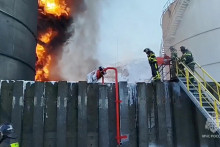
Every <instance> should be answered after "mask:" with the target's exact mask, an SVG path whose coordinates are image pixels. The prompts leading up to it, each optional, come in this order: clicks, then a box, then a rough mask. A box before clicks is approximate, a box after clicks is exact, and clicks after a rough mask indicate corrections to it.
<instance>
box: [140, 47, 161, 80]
mask: <svg viewBox="0 0 220 147" xmlns="http://www.w3.org/2000/svg"><path fill="white" fill-rule="evenodd" d="M144 52H145V53H146V54H147V57H148V61H149V64H150V67H151V71H152V76H153V80H154V81H159V80H160V73H159V70H158V64H157V58H156V56H155V54H154V52H153V51H151V50H150V49H149V48H146V49H144Z"/></svg>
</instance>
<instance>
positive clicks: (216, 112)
mask: <svg viewBox="0 0 220 147" xmlns="http://www.w3.org/2000/svg"><path fill="white" fill-rule="evenodd" d="M214 106H215V118H216V124H217V127H219V119H218V109H217V104H216V100H215V103H214Z"/></svg>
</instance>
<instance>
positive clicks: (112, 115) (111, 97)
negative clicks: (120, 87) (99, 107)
mask: <svg viewBox="0 0 220 147" xmlns="http://www.w3.org/2000/svg"><path fill="white" fill-rule="evenodd" d="M107 94H108V115H109V119H108V121H109V139H110V141H109V142H110V147H116V146H117V142H116V107H115V84H108V85H107Z"/></svg>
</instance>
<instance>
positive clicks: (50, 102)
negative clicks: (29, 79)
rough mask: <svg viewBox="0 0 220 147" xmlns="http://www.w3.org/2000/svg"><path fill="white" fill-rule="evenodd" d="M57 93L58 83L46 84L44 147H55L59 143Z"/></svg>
mask: <svg viewBox="0 0 220 147" xmlns="http://www.w3.org/2000/svg"><path fill="white" fill-rule="evenodd" d="M57 92H58V86H57V83H49V82H47V83H45V98H46V106H45V114H44V115H45V116H44V121H45V122H44V127H45V128H44V147H55V146H56V143H57V141H56V140H57V133H56V131H57ZM60 129H62V128H60Z"/></svg>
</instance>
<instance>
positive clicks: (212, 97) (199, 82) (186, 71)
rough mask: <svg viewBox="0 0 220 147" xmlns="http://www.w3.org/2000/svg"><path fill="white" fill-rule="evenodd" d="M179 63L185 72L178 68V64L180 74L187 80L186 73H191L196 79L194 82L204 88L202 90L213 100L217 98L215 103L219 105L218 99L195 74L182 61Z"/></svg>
mask: <svg viewBox="0 0 220 147" xmlns="http://www.w3.org/2000/svg"><path fill="white" fill-rule="evenodd" d="M179 65H183V67H184V69H185V74H184V73H183V72H182V71H181V70H179V66H177V70H178V72H179V73H180V72H181V74H182V75H184V76H185V77H186V80H187V77H188V76H187V73H189V74H191V75H192V76H193V77H194V79H195V80H196V82H197V83H198V84H200V86H201V89H204V90H205V91H206V92H207V93H208V95H209V96H210V97H211V99H212V101H213V102H214V101H215V100H217V101H216V103H217V105H219V106H220V102H219V101H218V99H216V97H214V96H213V94H212V93H211V92H210V91H209V90H208V89H207V88H206V87H205V85H204V84H203V83H202V82H201V81H200V80H199V79H198V78H197V77H196V76H195V74H194V73H193V72H192V71H191V69H189V68H188V67H187V66H186V65H185V64H184V63H182V62H179ZM188 82H189V83H190V84H193V83H192V82H190V80H188ZM188 85H189V84H187V90H188V91H189V87H188ZM198 91H199V90H198Z"/></svg>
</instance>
